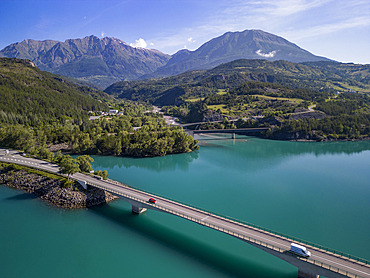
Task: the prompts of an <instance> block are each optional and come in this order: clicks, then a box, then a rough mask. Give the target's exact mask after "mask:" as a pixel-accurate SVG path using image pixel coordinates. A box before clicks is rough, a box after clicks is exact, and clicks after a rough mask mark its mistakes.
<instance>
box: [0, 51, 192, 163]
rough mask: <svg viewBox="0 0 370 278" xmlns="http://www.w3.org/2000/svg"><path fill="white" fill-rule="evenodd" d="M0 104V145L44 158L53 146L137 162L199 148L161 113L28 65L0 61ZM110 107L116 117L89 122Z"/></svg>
mask: <svg viewBox="0 0 370 278" xmlns="http://www.w3.org/2000/svg"><path fill="white" fill-rule="evenodd" d="M0 99H1V102H0V146H3V147H10V148H14V149H19V150H23V151H26V152H27V153H29V154H33V155H37V156H40V157H42V158H46V159H50V157H49V156H52V155H53V154H52V153H50V152H49V151H48V150H53V149H56V148H55V147H56V146H59V147H57V149H58V148H62V149H63V150H64V151H68V152H71V153H75V154H102V155H127V156H135V157H143V156H158V155H166V154H171V153H182V152H189V151H192V150H195V149H197V148H198V146H197V141H196V140H194V139H193V138H192V137H191V136H190V135H188V134H186V133H184V132H183V131H182V129H181V128H180V129H179V128H176V127H170V126H168V125H167V124H166V123H165V121H164V119H163V117H162V115H161V114H153V113H150V112H147V111H150V110H151V108H152V107H151V105H139V104H137V103H128V102H123V101H116V100H114V99H113V98H111V97H110V96H108V95H107V94H105V93H103V92H100V91H97V90H95V89H91V88H89V87H80V86H77V85H74V84H72V83H70V82H68V81H66V80H64V79H62V78H61V77H59V76H56V75H53V74H50V73H46V72H42V71H40V70H39V69H38V68H36V67H35V65H34V64H33V63H32V62H30V61H28V60H19V59H8V58H1V59H0ZM108 103H109V105H108ZM110 108H111V109H113V108H114V109H116V110H119V111H120V112H121V113H120V115H110V116H103V117H101V118H99V119H96V120H94V121H92V120H89V117H88V112H89V111H91V112H92V113H93V114H97V115H100V114H101V113H100V111H108V110H109V109H110ZM60 146H61V147H60Z"/></svg>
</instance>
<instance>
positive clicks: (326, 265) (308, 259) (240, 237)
mask: <svg viewBox="0 0 370 278" xmlns="http://www.w3.org/2000/svg"><path fill="white" fill-rule="evenodd" d="M115 184H119V183H118V182H115ZM94 186H96V187H99V188H101V189H105V187H103V186H100V185H97V184H94ZM124 186H127V185H124ZM127 187H129V186H127ZM105 190H107V191H110V192H111V193H113V194H117V195H121V196H123V197H125V198H128V199H131V200H135V201H138V202H143V200H142V199H139V198H136V197H133V196H130V195H128V194H125V193H121V192H118V191H116V190H113V189H105ZM135 190H138V189H135ZM138 191H143V192H145V193H148V194H151V193H149V192H146V191H144V190H138ZM155 196H158V197H160V196H159V195H157V194H155ZM162 198H164V197H162ZM165 199H168V198H165ZM170 201H172V202H176V203H179V202H177V201H174V200H170ZM179 204H181V205H184V204H183V203H179ZM148 205H150V206H152V207H155V208H157V209H159V210H162V211H164V212H167V213H170V214H172V215H176V216H179V217H182V218H184V219H187V220H189V221H192V222H195V223H197V224H200V225H203V226H206V227H209V228H212V229H214V230H218V231H220V232H223V233H226V234H229V235H231V236H234V237H237V238H239V239H243V240H245V241H248V242H251V243H254V244H257V245H260V246H263V247H266V248H269V249H271V250H274V251H277V252H280V253H285V252H287V250H285V249H282V248H280V247H278V246H276V245H273V244H270V243H266V242H264V241H261V240H258V239H255V238H253V237H249V236H246V235H243V234H240V233H238V232H234V231H232V230H229V229H226V228H223V227H220V226H218V225H214V224H211V223H208V222H207V221H204V220H202V219H199V218H195V217H192V216H189V215H186V214H183V213H179V212H177V211H175V210H171V209H168V208H165V207H163V206H160V205H158V204H153V203H150V204H149V203H148ZM186 206H188V205H186ZM189 207H192V208H193V206H189ZM197 209H198V208H197ZM198 210H202V209H198ZM203 211H204V210H203ZM207 213H208V212H207ZM211 214H213V213H211ZM223 218H225V217H223ZM226 219H228V218H226ZM300 259H301V260H304V261H307V262H309V263H312V264H315V265H317V266H320V267H322V268H326V269H329V270H331V271H334V272H337V273H340V274H343V275H346V276H347V277H351V278H362V277H361V276H358V275H356V274H354V273H352V272H349V271H346V270H343V269H340V268H338V267H334V266H332V265H329V264H327V263H324V262H321V261H317V260H313V259H310V258H300Z"/></svg>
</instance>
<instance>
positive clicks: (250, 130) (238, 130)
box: [186, 127, 269, 139]
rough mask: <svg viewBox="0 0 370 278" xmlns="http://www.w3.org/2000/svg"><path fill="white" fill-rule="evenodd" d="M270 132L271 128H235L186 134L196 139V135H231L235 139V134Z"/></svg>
mask: <svg viewBox="0 0 370 278" xmlns="http://www.w3.org/2000/svg"><path fill="white" fill-rule="evenodd" d="M266 130H269V127H256V128H233V129H204V130H200V129H198V130H187V131H186V132H187V133H188V134H190V135H192V136H193V137H194V134H206V133H231V134H232V135H231V138H232V139H235V134H243V135H247V134H256V133H259V132H262V131H266Z"/></svg>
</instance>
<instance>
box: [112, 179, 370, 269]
mask: <svg viewBox="0 0 370 278" xmlns="http://www.w3.org/2000/svg"><path fill="white" fill-rule="evenodd" d="M110 182H112V180H110ZM112 183H115V184H117V185H123V186H127V187H130V188H132V189H135V190H138V191H142V192H145V193H147V194H152V195H156V196H158V197H161V198H164V199H167V200H170V201H172V202H176V203H178V204H181V205H185V206H188V207H191V208H195V209H197V210H201V211H204V212H207V213H209V214H213V215H216V216H219V217H222V218H225V219H228V220H231V221H233V222H237V223H240V224H244V225H247V226H250V227H253V228H256V229H259V230H262V231H265V232H268V233H271V234H274V235H277V236H280V237H284V238H287V239H290V240H292V241H297V242H299V243H302V244H306V245H310V246H313V247H315V248H318V249H321V250H324V251H326V252H330V253H333V254H336V255H339V256H341V257H346V258H349V259H351V260H354V261H357V262H361V263H363V264H368V265H369V264H370V261H369V260H366V259H364V258H360V257H357V256H353V255H351V254H348V253H345V252H341V251H338V250H335V249H332V248H329V247H325V246H322V245H320V244H316V243H313V242H310V241H307V240H304V239H300V238H298V237H294V236H290V235H287V234H284V233H280V232H276V231H274V230H271V229H268V228H264V227H262V226H259V225H256V224H252V223H249V222H246V221H243V220H240V219H236V218H233V217H230V216H225V215H222V214H219V213H215V212H212V211H209V210H206V209H204V208H200V207H196V206H194V205H190V204H186V203H184V202H179V201H177V200H175V199H172V198H168V197H165V196H161V195H160V194H153V193H152V192H149V191H146V190H142V189H136V188H133V187H131V186H128V185H125V184H122V183H119V182H117V181H114V182H112ZM277 248H278V247H277Z"/></svg>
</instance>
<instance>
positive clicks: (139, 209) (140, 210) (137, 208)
mask: <svg viewBox="0 0 370 278" xmlns="http://www.w3.org/2000/svg"><path fill="white" fill-rule="evenodd" d="M145 211H146V208H142V207H140V206H137V205H132V213H135V214H140V213H143V212H145Z"/></svg>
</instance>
